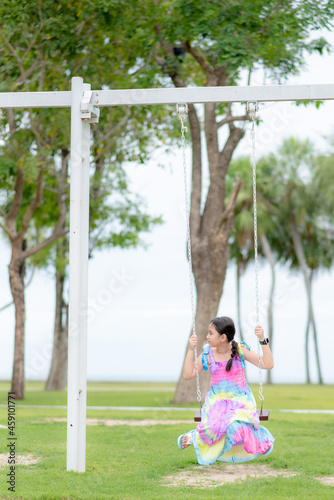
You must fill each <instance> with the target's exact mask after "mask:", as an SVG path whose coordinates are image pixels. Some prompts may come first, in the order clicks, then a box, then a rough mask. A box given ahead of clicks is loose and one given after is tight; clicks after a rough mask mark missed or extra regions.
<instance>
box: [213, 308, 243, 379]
mask: <svg viewBox="0 0 334 500" xmlns="http://www.w3.org/2000/svg"><path fill="white" fill-rule="evenodd" d="M211 323H212V324H213V325H215V327H216V330H217V332H218V333H219V335H224V334H225V335H226V337H227V340H228V341H229V342H230V343H231V346H232V352H231V357H230V359H229V360H228V362H227V365H226V371H227V372H229V371H230V370H231V368H232V362H233V358H234V357H235V356H237V357H239V354H238V343H237V342H236V341H235V340H234V335H235V326H234V322H233V320H232V319H231V318H228V317H227V316H221V317H220V318H214V319H213V320H212V321H211Z"/></svg>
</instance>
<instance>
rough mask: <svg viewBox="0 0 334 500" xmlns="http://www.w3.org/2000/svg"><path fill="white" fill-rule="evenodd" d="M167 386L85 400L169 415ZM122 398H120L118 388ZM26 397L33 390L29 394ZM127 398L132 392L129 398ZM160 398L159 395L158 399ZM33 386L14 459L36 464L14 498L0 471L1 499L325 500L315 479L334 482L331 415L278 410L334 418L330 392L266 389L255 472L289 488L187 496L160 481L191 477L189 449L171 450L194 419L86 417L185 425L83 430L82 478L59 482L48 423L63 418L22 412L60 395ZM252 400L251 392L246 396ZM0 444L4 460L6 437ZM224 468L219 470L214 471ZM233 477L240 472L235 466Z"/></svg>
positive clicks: (61, 464) (188, 491)
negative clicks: (31, 458)
mask: <svg viewBox="0 0 334 500" xmlns="http://www.w3.org/2000/svg"><path fill="white" fill-rule="evenodd" d="M172 385H173V384H161V385H160V384H148V385H147V389H148V390H145V388H146V386H145V384H129V383H126V384H123V385H122V384H119V383H118V384H101V383H92V384H90V386H91V387H102V386H103V387H104V388H105V389H110V390H107V391H97V390H94V389H92V390H91V391H89V392H88V405H90V406H95V405H98V406H164V407H165V406H166V407H167V406H172V405H171V398H172V391H169V390H167V391H166V388H167V389H168V387H172ZM119 387H123V388H125V387H126V388H127V389H126V390H124V391H120V390H119V389H118V388H119ZM8 388H9V386H8V383H7V384H6V383H1V384H0V396H1V403H2V404H4V403H5V401H6V399H7V398H6V396H7V395H6V392H7V391H8ZM30 388H34V389H37V390H31V391H30V390H29V389H30ZM128 388H130V389H131V390H128ZM160 388H161V389H162V390H160V391H159V389H160ZM38 389H42V385H41V384H38V383H34V384H28V385H27V393H26V399H25V400H24V401H22V402H18V401H17V411H16V421H17V438H18V439H17V448H16V453H17V454H23V455H25V454H28V453H32V454H33V455H35V456H36V457H41V461H40V462H39V463H37V464H34V465H26V466H24V465H18V466H17V469H16V485H17V486H16V493H15V494H13V493H11V492H9V491H8V490H7V485H6V473H7V468H1V469H0V471H1V472H0V499H5V498H15V499H29V500H34V499H40V500H42V499H43V500H46V499H48V500H51V499H61V500H65V499H71V500H74V499H82V500H84V499H87V500H88V499H89V500H91V499H97V500H99V499H101V500H102V499H126V500H130V499H131V500H135V499H136V500H137V499H143V500H144V499H145V500H151V499H165V498H166V499H173V500H174V499H181V498H182V499H211V498H217V499H218V498H224V499H236V498H241V499H255V498H259V497H262V499H266V498H277V499H288V498H301V499H303V498H310V499H311V498H317V497H319V498H320V497H321V498H322V499H333V498H334V487H333V486H325V485H323V484H321V483H320V482H319V481H317V480H316V479H315V477H321V476H334V415H329V414H290V413H279V412H278V411H275V410H278V409H293V408H294V409H334V398H333V394H334V388H333V386H324V387H319V386H304V385H299V386H297V385H293V386H289V385H286V386H283V385H280V386H276V385H274V386H271V387H270V386H267V387H266V388H265V401H266V408H270V409H272V413H271V418H270V421H269V422H268V423H266V426H267V427H268V428H269V430H270V431H271V432H272V434H273V435H274V437H275V438H276V442H275V448H274V451H273V453H272V454H271V455H269V456H268V457H267V458H261V459H258V460H256V461H254V462H252V463H253V465H255V464H266V465H267V466H268V467H270V468H273V469H279V470H285V471H291V472H294V473H296V476H294V477H289V478H279V477H270V478H267V477H266V478H259V479H248V480H247V481H242V482H239V483H234V484H233V483H232V484H226V485H224V486H218V487H213V488H206V489H199V488H195V487H194V486H182V487H170V486H164V484H163V482H164V478H165V476H167V475H171V474H176V473H178V472H180V471H184V470H189V471H193V472H195V471H196V469H198V465H197V461H196V459H195V453H194V450H193V448H192V447H189V448H188V449H186V450H184V451H182V452H181V451H180V450H178V448H177V445H176V440H177V437H178V435H179V434H181V433H184V432H186V431H187V430H190V429H191V428H194V427H195V425H194V423H191V420H192V418H193V411H192V410H191V411H189V410H187V409H185V410H183V411H181V412H179V411H177V412H176V411H172V410H165V411H155V410H152V411H136V412H133V411H129V410H128V411H127V410H88V412H87V416H88V417H94V418H104V419H124V420H129V419H138V420H139V419H146V418H150V419H152V418H154V419H156V420H159V419H164V420H165V419H167V420H179V419H180V420H189V424H173V425H156V426H151V427H129V426H125V425H120V426H115V427H107V426H105V425H102V424H101V425H97V426H87V472H86V473H84V474H80V473H75V472H66V423H65V422H49V421H47V418H50V417H51V418H52V417H63V418H64V417H66V410H63V409H58V408H47V409H41V408H29V407H25V405H27V404H29V405H66V393H62V392H51V393H48V392H44V391H43V390H38ZM253 390H254V392H255V391H256V386H255V387H253ZM6 417H7V409H6V408H3V407H1V408H0V424H2V425H5V424H6ZM0 433H2V435H3V439H2V444H3V446H2V452H1V453H6V439H7V436H8V430H7V429H2V428H0ZM220 466H221V467H224V464H221V465H220ZM235 467H236V470H237V467H238V465H237V464H236V465H235Z"/></svg>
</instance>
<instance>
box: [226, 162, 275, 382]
mask: <svg viewBox="0 0 334 500" xmlns="http://www.w3.org/2000/svg"><path fill="white" fill-rule="evenodd" d="M235 177H239V178H240V179H241V180H242V181H243V185H242V187H241V189H240V192H239V195H238V198H237V203H236V213H235V218H234V232H233V237H232V239H231V241H230V258H231V260H234V261H235V262H236V269H237V310H238V323H239V331H240V336H241V339H243V332H242V324H241V304H240V288H241V286H240V281H241V276H242V274H243V273H244V272H245V271H246V269H247V266H248V264H249V263H250V262H251V261H252V260H253V259H254V220H253V177H252V166H251V163H250V159H249V158H248V157H240V158H238V159H237V160H234V161H233V162H232V164H231V166H230V169H229V172H228V177H227V190H228V193H229V191H230V190H232V186H233V185H234V183H235ZM270 178H271V172H270V164H268V163H267V162H265V161H263V160H260V161H259V162H258V165H257V180H258V183H257V199H258V202H257V212H258V235H259V240H260V243H261V245H260V246H259V255H260V256H262V257H265V258H266V259H267V261H268V262H269V264H270V268H271V277H272V281H271V289H270V296H269V301H268V312H267V314H268V337H269V338H270V340H271V342H272V341H273V336H274V328H273V296H274V290H275V258H274V254H273V252H272V250H271V246H270V242H269V239H268V238H267V236H266V234H267V232H272V231H275V228H274V226H273V224H272V219H271V215H272V214H273V212H275V210H276V209H275V207H274V206H273V204H272V203H271V201H270V198H271V197H272V193H271V191H272V190H273V184H272V183H271V182H270V180H269V179H270ZM267 382H268V383H272V380H271V373H270V371H268V374H267Z"/></svg>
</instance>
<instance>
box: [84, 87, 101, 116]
mask: <svg viewBox="0 0 334 500" xmlns="http://www.w3.org/2000/svg"><path fill="white" fill-rule="evenodd" d="M98 95H99V94H98V93H97V92H93V91H92V90H85V91H84V93H83V98H82V101H81V118H82V119H83V120H88V122H89V123H99V117H100V108H99V107H98V102H99V100H98Z"/></svg>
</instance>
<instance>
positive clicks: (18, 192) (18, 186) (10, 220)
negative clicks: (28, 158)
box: [6, 168, 24, 237]
mask: <svg viewBox="0 0 334 500" xmlns="http://www.w3.org/2000/svg"><path fill="white" fill-rule="evenodd" d="M23 187H24V172H23V168H19V170H18V173H17V176H16V180H15V186H14V191H15V195H14V200H13V203H12V205H11V207H10V209H9V212H8V215H7V217H6V219H7V226H8V229H9V231H10V234H11V237H14V235H15V234H16V218H17V215H18V213H19V211H20V208H21V204H22V196H23Z"/></svg>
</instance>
